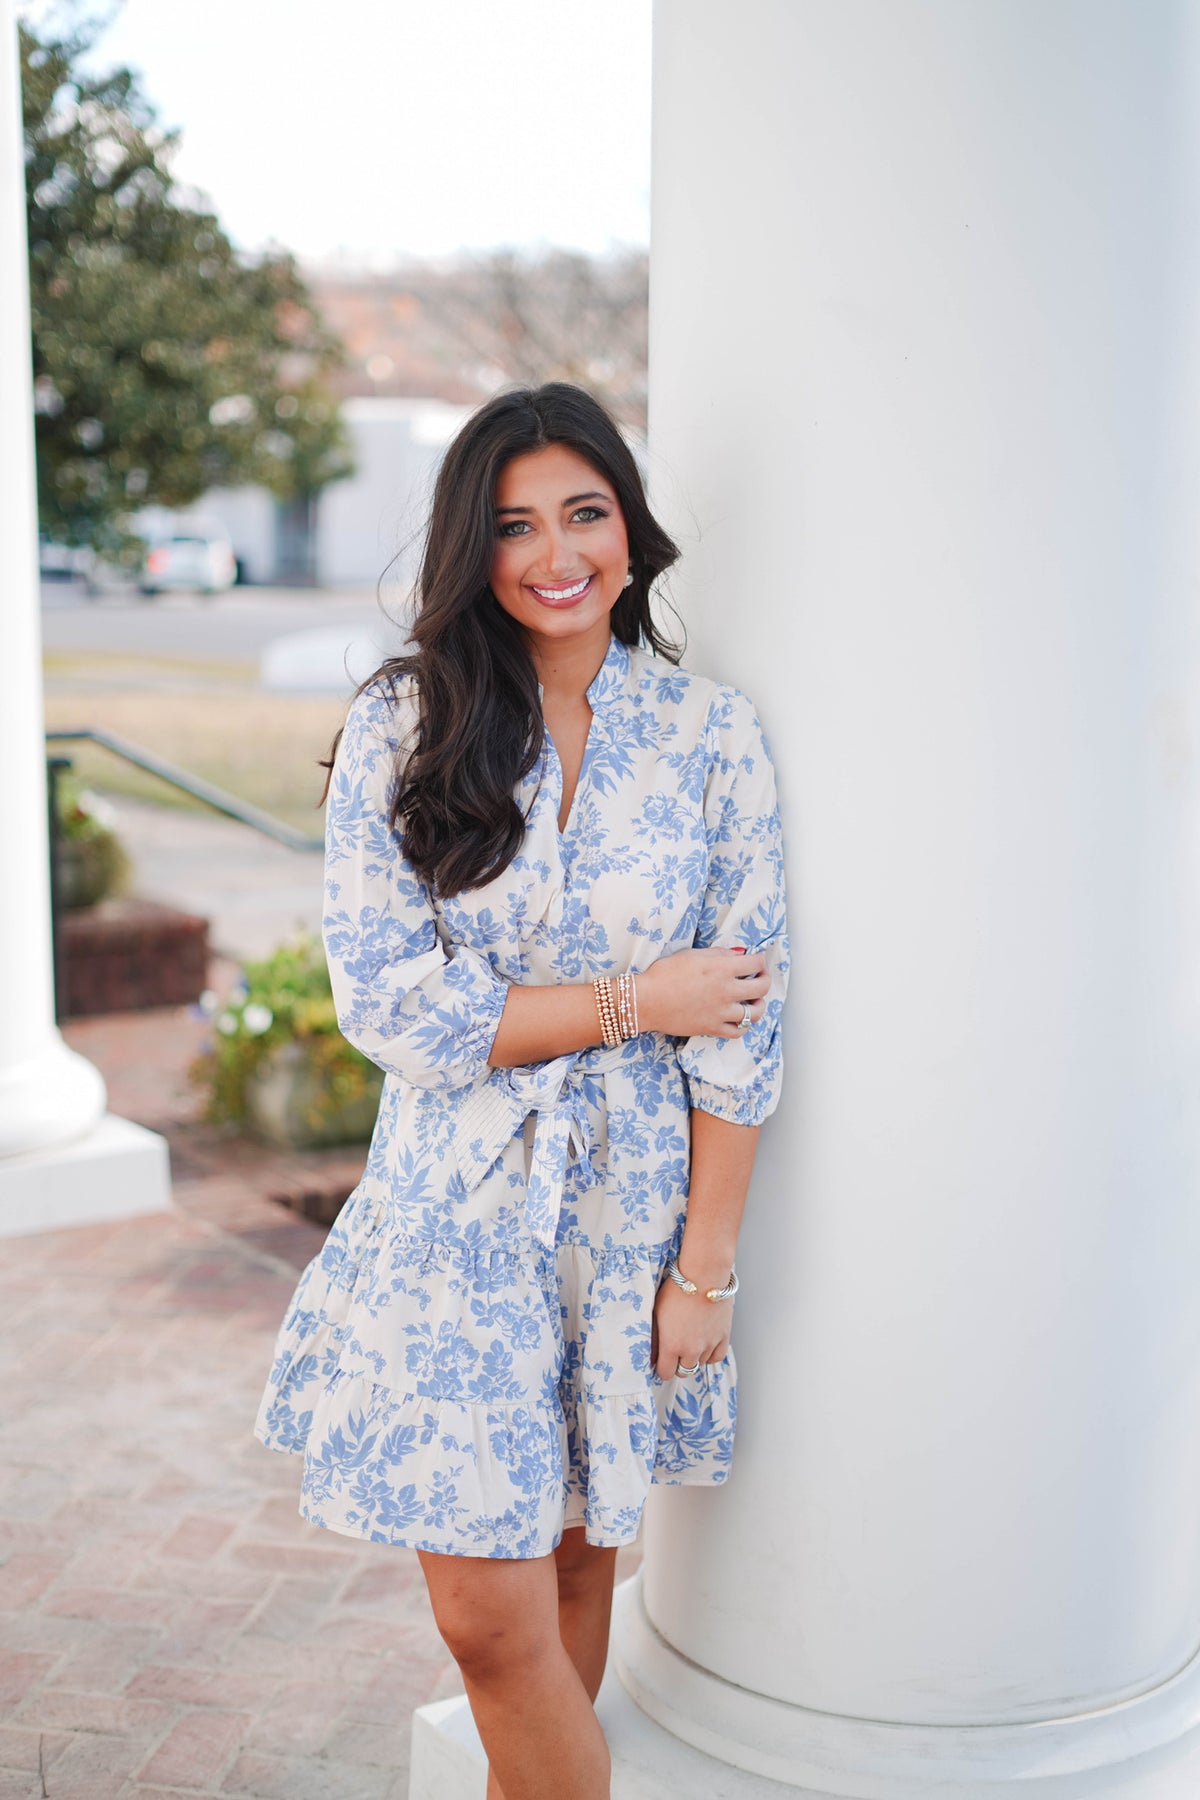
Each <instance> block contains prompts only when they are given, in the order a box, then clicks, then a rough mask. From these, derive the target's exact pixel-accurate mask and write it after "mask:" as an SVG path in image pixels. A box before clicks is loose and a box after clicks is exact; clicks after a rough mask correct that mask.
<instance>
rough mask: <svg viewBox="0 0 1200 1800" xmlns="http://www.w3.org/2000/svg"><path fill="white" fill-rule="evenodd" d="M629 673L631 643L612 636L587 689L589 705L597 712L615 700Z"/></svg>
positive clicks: (542, 689)
mask: <svg viewBox="0 0 1200 1800" xmlns="http://www.w3.org/2000/svg"><path fill="white" fill-rule="evenodd" d="M628 673H629V645H628V644H623V643H622V642H621V640H620V638H619V637H610V638H609V640H608V649H607V650H606V651H605V653H604V661H603V662H602V663H601V664H600V667H599V668H598V669H597V670H596V673H595V675H594V676H593V677H592V681H591V685H590V686H589V688H588V691H587V701H588V705H589V706H590V707H591V709H592V711H593V712H595V710H596V708H597V707H598V706H605V705H607V703H608V702H609V701H610V700H615V699H616V698H617V695H618V694H620V693H621V692H622V691H623V689H624V687H625V677H626V676H627V675H628ZM545 691H546V690H545V689H544V688H543V686H542V684H541V682H540V681H539V682H538V698H539V700H540V699H541V698H542V697H543V695H544V694H545Z"/></svg>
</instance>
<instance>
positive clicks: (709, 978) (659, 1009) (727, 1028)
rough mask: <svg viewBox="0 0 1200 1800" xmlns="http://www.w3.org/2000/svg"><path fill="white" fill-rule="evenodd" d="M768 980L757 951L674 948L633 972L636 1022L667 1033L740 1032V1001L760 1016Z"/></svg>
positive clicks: (754, 1016) (710, 1034)
mask: <svg viewBox="0 0 1200 1800" xmlns="http://www.w3.org/2000/svg"><path fill="white" fill-rule="evenodd" d="M770 985H771V978H770V976H769V975H768V973H767V959H766V957H765V956H764V955H763V954H762V952H761V951H760V950H678V951H676V953H675V955H674V956H663V957H660V958H659V960H658V961H657V962H655V963H651V965H650V967H649V968H648V969H645V970H643V971H642V973H641V974H639V975H638V977H637V1003H638V1024H639V1025H640V1026H641V1028H642V1030H643V1031H662V1032H665V1033H666V1034H667V1035H668V1036H669V1037H727V1038H732V1037H740V1036H741V1033H740V1032H739V1031H738V1026H739V1024H740V1023H741V1021H742V1017H743V1013H742V1002H743V1001H744V1000H745V1001H748V1002H750V1017H751V1019H752V1020H753V1019H761V1018H762V1016H763V1013H764V1012H765V1011H766V1004H767V1003H766V1000H765V998H764V996H765V994H766V993H767V990H768V988H769V987H770Z"/></svg>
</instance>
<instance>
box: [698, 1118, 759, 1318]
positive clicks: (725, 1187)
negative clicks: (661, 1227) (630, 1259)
mask: <svg viewBox="0 0 1200 1800" xmlns="http://www.w3.org/2000/svg"><path fill="white" fill-rule="evenodd" d="M691 1121H692V1173H691V1184H690V1186H689V1189H688V1207H687V1220H686V1223H685V1225H684V1228H683V1242H682V1244H681V1246H680V1250H679V1257H678V1263H679V1269H680V1272H681V1273H682V1274H684V1275H686V1276H687V1278H688V1280H689V1281H694V1282H695V1283H696V1286H697V1287H698V1288H701V1289H704V1288H709V1287H724V1285H725V1283H726V1282H727V1281H728V1279H729V1271H730V1269H731V1268H732V1267H733V1262H734V1258H735V1256H736V1254H737V1239H738V1230H739V1228H740V1226H741V1223H742V1213H743V1210H744V1209H745V1205H746V1192H747V1189H748V1188H749V1186H750V1173H751V1170H752V1169H753V1167H754V1153H755V1151H756V1150H757V1148H758V1130H759V1128H758V1126H757V1125H733V1124H731V1123H730V1121H729V1120H728V1119H718V1118H717V1117H716V1115H715V1114H713V1113H706V1112H699V1111H693V1112H692V1115H691Z"/></svg>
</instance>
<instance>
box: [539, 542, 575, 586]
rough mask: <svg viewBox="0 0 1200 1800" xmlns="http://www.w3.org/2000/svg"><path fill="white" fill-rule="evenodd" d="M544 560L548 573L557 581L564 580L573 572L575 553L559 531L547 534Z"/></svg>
mask: <svg viewBox="0 0 1200 1800" xmlns="http://www.w3.org/2000/svg"><path fill="white" fill-rule="evenodd" d="M544 552H545V553H544V555H543V557H542V561H543V562H544V563H545V565H546V573H547V575H549V576H551V577H552V578H553V579H554V580H555V581H562V580H563V579H565V577H566V576H568V575H569V574H570V573H571V569H572V566H573V563H574V554H573V552H572V550H571V546H570V545H569V544H568V542H567V540H566V538H565V537H564V536H563V534H562V533H561V532H559V531H551V532H548V533H547V534H546V539H545V544H544Z"/></svg>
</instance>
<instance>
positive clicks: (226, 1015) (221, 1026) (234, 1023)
mask: <svg viewBox="0 0 1200 1800" xmlns="http://www.w3.org/2000/svg"><path fill="white" fill-rule="evenodd" d="M237 1028H238V1016H237V1014H236V1013H231V1012H223V1013H221V1014H220V1015H219V1016H218V1018H217V1030H218V1031H220V1032H223V1033H224V1035H225V1036H226V1037H232V1036H233V1034H234V1032H235V1031H236V1030H237Z"/></svg>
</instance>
